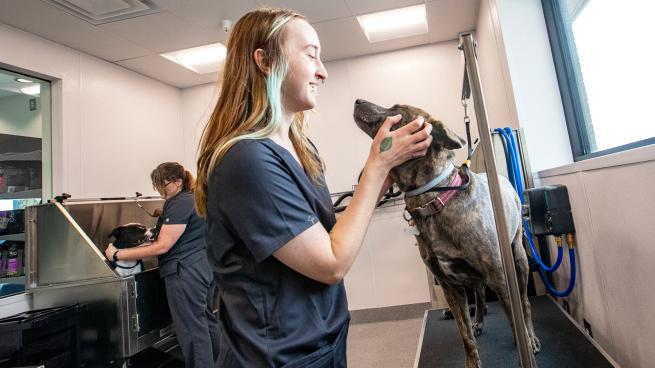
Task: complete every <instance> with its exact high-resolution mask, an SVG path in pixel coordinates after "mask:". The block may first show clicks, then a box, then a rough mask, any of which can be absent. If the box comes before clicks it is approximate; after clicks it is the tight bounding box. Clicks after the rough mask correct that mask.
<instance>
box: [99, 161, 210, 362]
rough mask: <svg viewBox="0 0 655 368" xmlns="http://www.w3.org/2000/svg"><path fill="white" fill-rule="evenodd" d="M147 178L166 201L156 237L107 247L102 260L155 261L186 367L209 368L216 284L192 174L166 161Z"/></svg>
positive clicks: (180, 166)
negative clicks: (141, 242) (127, 245)
mask: <svg viewBox="0 0 655 368" xmlns="http://www.w3.org/2000/svg"><path fill="white" fill-rule="evenodd" d="M150 178H151V179H152V186H153V187H154V188H155V190H157V191H158V192H159V194H161V196H162V197H163V198H164V199H165V200H166V201H165V202H164V208H163V211H162V214H161V216H160V217H159V220H158V221H157V228H158V229H159V236H158V237H157V239H156V240H155V241H154V242H152V243H150V244H146V245H143V246H140V247H136V248H130V249H121V250H117V249H116V248H115V247H114V246H113V245H112V244H109V246H108V247H107V250H106V251H105V255H106V256H107V258H109V259H113V260H114V261H128V260H138V259H143V258H148V257H155V256H157V257H158V259H159V275H160V277H161V278H162V279H164V283H165V284H166V295H167V298H168V307H169V308H170V311H171V316H172V317H173V325H174V327H175V333H176V334H177V339H178V341H179V343H180V347H181V348H182V354H183V355H184V361H185V366H186V367H187V368H206V367H213V366H214V362H215V361H216V358H217V357H218V324H217V321H216V317H215V316H214V314H213V313H212V310H211V298H212V295H213V293H212V291H213V289H214V281H213V276H212V271H211V268H210V266H209V262H208V260H207V250H206V248H207V246H206V242H205V231H206V225H205V221H204V219H202V218H200V217H198V215H197V214H196V211H195V209H194V199H193V188H194V178H193V175H192V174H191V173H190V172H188V171H186V170H185V169H184V167H183V166H182V165H180V164H178V163H176V162H165V163H162V164H160V165H159V166H157V168H155V169H154V170H153V171H152V174H151V175H150Z"/></svg>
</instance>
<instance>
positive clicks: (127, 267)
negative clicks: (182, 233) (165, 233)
mask: <svg viewBox="0 0 655 368" xmlns="http://www.w3.org/2000/svg"><path fill="white" fill-rule="evenodd" d="M157 235H159V230H158V229H157V228H150V229H148V228H147V227H145V226H143V225H141V224H138V223H130V224H125V225H122V226H119V227H116V228H114V230H112V231H111V233H109V235H108V236H107V238H111V237H112V236H113V237H114V238H115V240H114V242H113V244H114V247H116V249H119V250H120V249H127V248H134V247H138V246H140V245H142V244H144V243H148V242H151V241H153V240H155V239H156V238H157ZM110 261H111V263H112V265H113V266H114V267H115V269H116V273H118V274H119V275H120V276H129V275H132V274H135V273H139V272H141V271H143V262H142V261H141V260H138V261H117V262H114V261H113V260H110Z"/></svg>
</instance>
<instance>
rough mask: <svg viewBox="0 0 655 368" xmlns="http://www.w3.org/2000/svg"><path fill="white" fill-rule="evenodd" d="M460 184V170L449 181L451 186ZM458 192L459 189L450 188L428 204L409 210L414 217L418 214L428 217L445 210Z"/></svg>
mask: <svg viewBox="0 0 655 368" xmlns="http://www.w3.org/2000/svg"><path fill="white" fill-rule="evenodd" d="M460 185H462V176H461V175H460V173H459V171H458V172H456V173H455V175H453V177H452V178H451V179H450V182H449V183H448V186H449V187H457V186H460ZM458 192H459V191H458V190H449V191H446V192H442V193H441V194H439V195H438V196H437V197H435V198H434V199H432V200H431V201H430V202H428V203H426V204H424V205H422V206H419V207H416V208H412V209H410V210H408V211H409V213H410V214H411V215H412V216H414V217H415V216H417V215H418V216H421V217H428V216H432V215H436V214H438V213H439V212H441V210H443V209H444V207H446V204H447V203H448V202H449V201H450V200H451V199H453V197H455V195H456V194H457V193H458Z"/></svg>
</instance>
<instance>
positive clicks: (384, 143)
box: [369, 115, 432, 172]
mask: <svg viewBox="0 0 655 368" xmlns="http://www.w3.org/2000/svg"><path fill="white" fill-rule="evenodd" d="M401 119H402V116H401V115H396V116H390V117H387V118H386V119H385V120H384V123H382V126H381V127H380V130H378V133H377V134H376V135H375V138H374V139H373V145H372V146H371V151H370V153H369V162H371V163H374V164H375V165H376V166H379V167H380V168H382V169H383V170H384V171H385V172H389V171H391V169H392V168H394V167H396V166H398V165H400V164H402V163H404V162H405V161H408V160H411V159H413V158H417V157H423V156H425V154H426V153H427V151H428V148H429V147H430V144H432V135H431V133H432V124H425V120H424V119H423V117H422V116H419V117H418V118H416V119H415V120H413V121H411V122H409V123H407V125H405V126H403V127H401V128H398V129H396V130H394V131H391V128H392V127H393V126H394V125H395V124H398V123H399V122H400V121H401Z"/></svg>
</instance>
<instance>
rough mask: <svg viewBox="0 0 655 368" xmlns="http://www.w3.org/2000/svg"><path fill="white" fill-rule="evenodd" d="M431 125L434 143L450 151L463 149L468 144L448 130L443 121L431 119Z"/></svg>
mask: <svg viewBox="0 0 655 368" xmlns="http://www.w3.org/2000/svg"><path fill="white" fill-rule="evenodd" d="M430 124H432V140H433V142H434V143H437V144H439V145H441V146H443V147H445V148H447V149H450V150H455V149H459V148H462V147H464V144H466V141H465V140H464V139H462V138H461V137H460V136H458V135H457V134H455V133H454V132H453V131H452V130H450V129H448V127H447V126H445V125H444V123H442V122H441V121H439V120H432V119H431V120H430ZM434 143H433V144H434Z"/></svg>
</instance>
